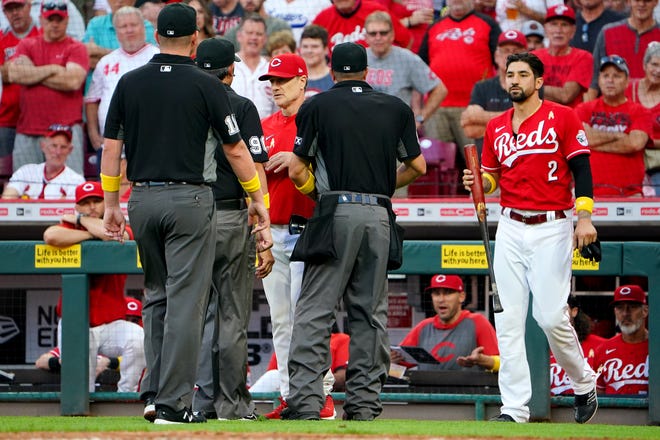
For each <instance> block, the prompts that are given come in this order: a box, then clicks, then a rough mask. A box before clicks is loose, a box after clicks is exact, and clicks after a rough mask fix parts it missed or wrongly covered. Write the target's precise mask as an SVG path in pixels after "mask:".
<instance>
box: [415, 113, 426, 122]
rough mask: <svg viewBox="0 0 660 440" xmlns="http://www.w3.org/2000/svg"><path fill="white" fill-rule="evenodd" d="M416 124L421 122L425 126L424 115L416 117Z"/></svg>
mask: <svg viewBox="0 0 660 440" xmlns="http://www.w3.org/2000/svg"><path fill="white" fill-rule="evenodd" d="M415 122H419V123H420V124H423V123H424V116H422V115H417V116H415Z"/></svg>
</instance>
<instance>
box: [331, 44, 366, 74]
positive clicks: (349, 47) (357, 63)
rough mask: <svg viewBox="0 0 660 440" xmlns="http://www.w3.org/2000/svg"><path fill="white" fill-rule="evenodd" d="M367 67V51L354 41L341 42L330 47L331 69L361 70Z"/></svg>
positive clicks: (344, 70)
mask: <svg viewBox="0 0 660 440" xmlns="http://www.w3.org/2000/svg"><path fill="white" fill-rule="evenodd" d="M366 68H367V51H366V50H365V48H364V46H361V45H359V44H356V43H341V44H338V45H336V46H335V47H334V48H333V49H332V70H334V71H335V72H345V73H351V72H362V71H363V70H365V69H366Z"/></svg>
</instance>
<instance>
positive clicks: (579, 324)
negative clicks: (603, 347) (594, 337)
mask: <svg viewBox="0 0 660 440" xmlns="http://www.w3.org/2000/svg"><path fill="white" fill-rule="evenodd" d="M592 326H593V323H592V321H591V318H590V317H589V315H587V314H586V313H584V312H583V311H582V309H578V312H577V315H575V318H573V328H575V333H576V334H577V337H578V340H579V341H580V342H582V341H584V340H585V339H586V338H587V336H589V334H590V333H591V328H592Z"/></svg>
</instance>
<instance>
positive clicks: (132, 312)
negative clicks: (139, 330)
mask: <svg viewBox="0 0 660 440" xmlns="http://www.w3.org/2000/svg"><path fill="white" fill-rule="evenodd" d="M124 299H125V300H126V316H137V317H138V318H142V301H140V300H139V299H135V298H132V297H130V296H126V297H124Z"/></svg>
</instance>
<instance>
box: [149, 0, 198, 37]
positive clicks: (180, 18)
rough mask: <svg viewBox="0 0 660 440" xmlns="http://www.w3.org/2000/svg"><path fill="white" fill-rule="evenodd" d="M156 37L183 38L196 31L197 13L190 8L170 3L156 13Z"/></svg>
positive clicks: (181, 4)
mask: <svg viewBox="0 0 660 440" xmlns="http://www.w3.org/2000/svg"><path fill="white" fill-rule="evenodd" d="M156 28H157V30H158V35H162V36H163V37H167V38H176V37H185V36H187V35H192V34H194V33H195V31H196V30H197V13H196V12H195V9H193V8H192V7H191V6H188V5H185V4H183V3H172V4H169V5H167V6H165V7H164V8H163V9H161V10H160V12H159V13H158V20H157V21H156Z"/></svg>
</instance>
